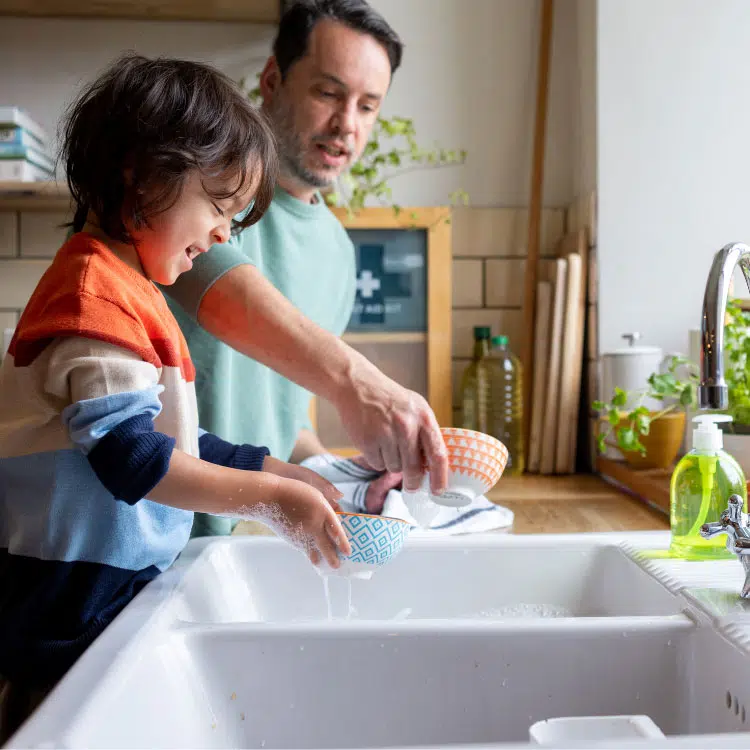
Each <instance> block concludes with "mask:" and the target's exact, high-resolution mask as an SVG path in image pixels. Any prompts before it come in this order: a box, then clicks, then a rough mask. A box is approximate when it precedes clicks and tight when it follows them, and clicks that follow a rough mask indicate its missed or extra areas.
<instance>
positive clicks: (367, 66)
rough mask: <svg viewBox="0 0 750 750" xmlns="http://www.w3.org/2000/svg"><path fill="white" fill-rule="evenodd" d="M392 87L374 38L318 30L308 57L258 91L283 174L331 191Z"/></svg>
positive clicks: (332, 26) (343, 29) (329, 26)
mask: <svg viewBox="0 0 750 750" xmlns="http://www.w3.org/2000/svg"><path fill="white" fill-rule="evenodd" d="M276 70H277V74H278V69H276ZM390 80H391V66H390V62H389V60H388V54H387V53H386V51H385V49H384V48H383V47H382V46H381V45H380V43H379V42H378V41H376V40H375V39H374V38H373V37H371V36H368V35H366V34H362V33H360V32H357V31H354V30H352V29H350V28H349V27H347V26H344V25H343V24H340V23H336V22H334V21H327V20H326V21H320V22H319V23H317V24H316V26H315V28H314V29H313V31H312V33H311V34H310V38H309V40H308V48H307V54H306V55H305V56H304V57H303V58H301V59H300V60H298V61H297V62H296V63H294V65H292V67H291V68H290V69H289V71H288V73H287V77H286V80H285V81H284V82H283V83H282V82H281V79H280V77H278V76H277V80H276V81H275V86H273V88H272V89H271V90H266V91H264V97H265V104H266V107H267V110H268V113H269V115H270V117H271V119H272V121H273V123H274V129H275V131H276V136H277V138H278V141H279V152H280V157H281V163H282V169H283V171H284V172H285V173H287V174H288V175H289V176H290V177H291V178H293V179H294V180H296V181H298V182H301V183H302V184H304V185H306V186H309V187H314V188H322V187H327V186H328V185H330V184H332V183H333V182H334V180H335V179H336V178H337V177H338V176H339V175H340V174H341V173H342V172H343V171H344V170H345V169H347V168H348V167H349V166H351V164H353V163H354V162H356V161H357V159H358V158H359V157H360V155H361V153H362V150H363V149H364V147H365V145H366V144H367V141H368V138H369V136H370V133H371V131H372V127H373V125H374V124H375V121H376V119H377V116H378V112H379V111H380V105H381V103H382V101H383V98H384V97H385V95H386V92H387V91H388V86H389V84H390Z"/></svg>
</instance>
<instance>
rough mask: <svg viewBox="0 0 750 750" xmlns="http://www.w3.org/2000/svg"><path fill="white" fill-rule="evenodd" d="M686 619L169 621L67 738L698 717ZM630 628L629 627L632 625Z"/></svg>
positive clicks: (473, 734)
mask: <svg viewBox="0 0 750 750" xmlns="http://www.w3.org/2000/svg"><path fill="white" fill-rule="evenodd" d="M693 630H694V626H693V624H692V623H691V622H690V621H689V620H688V619H687V618H681V617H678V618H677V619H676V620H667V621H664V622H650V623H642V624H639V625H637V626H635V625H632V624H630V625H629V627H628V630H627V631H624V630H623V627H622V626H621V625H618V624H617V623H616V622H615V621H611V622H610V623H608V624H606V625H604V626H602V627H599V628H597V629H596V630H593V629H592V628H590V627H586V626H585V623H578V624H576V623H573V624H572V625H567V624H565V623H563V622H562V621H559V622H557V623H554V624H553V625H552V627H550V628H545V629H544V630H540V628H539V627H538V626H535V625H534V623H533V622H532V621H527V622H525V623H516V624H513V626H512V627H511V626H507V625H506V626H504V627H495V628H492V629H488V630H485V631H476V630H475V631H474V632H472V633H468V634H467V633H465V632H462V630H461V629H460V628H459V629H450V630H446V631H444V632H441V633H436V632H434V631H431V630H423V631H421V632H415V631H413V630H412V631H410V632H408V633H404V632H402V633H398V632H395V633H394V634H393V635H391V636H386V635H382V634H374V633H362V632H356V633H348V634H342V633H340V632H338V633H336V632H333V631H331V630H328V631H322V630H321V631H320V632H318V633H315V634H312V633H308V634H305V635H299V636H295V637H286V636H284V635H279V634H274V633H272V632H269V631H267V630H266V631H263V632H257V631H254V630H253V629H252V628H248V627H247V626H242V627H239V628H233V627H230V628H228V629H225V628H222V629H220V630H215V629H212V628H200V629H192V628H191V629H189V630H187V631H186V632H182V633H173V634H171V635H169V636H167V637H165V638H164V639H163V640H161V641H160V642H159V643H158V644H157V645H156V646H155V647H154V648H152V649H149V650H148V652H147V653H144V654H142V655H141V656H140V658H138V659H137V660H133V661H132V662H131V663H130V664H128V665H127V666H124V667H123V668H122V669H121V670H120V674H119V676H118V678H117V680H116V681H115V682H114V683H113V684H112V685H111V686H109V688H108V689H106V690H104V691H102V693H101V694H100V695H98V696H96V697H95V698H94V700H92V701H91V703H90V705H89V706H88V707H87V712H86V715H85V716H84V717H82V722H81V724H80V726H79V727H78V728H76V727H74V728H73V731H72V732H71V734H70V735H69V736H67V737H66V738H65V746H66V747H74V748H83V747H97V748H114V747H129V748H162V747H171V748H201V747H206V748H208V747H212V748H213V747H216V748H230V747H251V748H265V749H266V750H271V749H272V748H288V749H290V750H292V749H293V750H297V749H299V748H370V747H394V746H404V745H407V746H408V745H422V744H445V745H450V744H456V743H477V742H478V743H493V742H509V741H516V742H518V741H526V740H527V739H528V730H529V726H530V725H531V724H532V723H534V722H535V721H538V720H539V719H544V718H548V717H552V716H567V715H576V714H578V715H588V714H597V713H602V714H608V713H629V714H636V713H642V712H643V710H644V709H647V711H648V713H649V714H650V715H651V717H652V718H653V720H654V721H655V722H656V723H657V724H658V725H659V726H660V727H661V728H662V731H664V732H676V731H678V730H680V729H683V728H685V727H686V726H687V722H688V713H687V709H688V708H689V707H690V698H689V692H690V691H689V682H688V680H686V679H685V677H686V676H687V674H688V669H689V664H688V662H689V654H690V635H691V632H692V631H693ZM626 636H627V637H626Z"/></svg>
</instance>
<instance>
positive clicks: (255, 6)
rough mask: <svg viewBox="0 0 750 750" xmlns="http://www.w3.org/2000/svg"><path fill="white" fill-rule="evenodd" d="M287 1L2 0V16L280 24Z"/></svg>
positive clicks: (0, 13)
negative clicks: (284, 4) (282, 10)
mask: <svg viewBox="0 0 750 750" xmlns="http://www.w3.org/2000/svg"><path fill="white" fill-rule="evenodd" d="M283 2H284V0H0V16H27V17H29V16H31V17H37V18H99V19H118V18H119V19H133V20H150V21H234V22H247V23H268V24H273V23H278V21H279V18H280V17H281V7H282V5H283Z"/></svg>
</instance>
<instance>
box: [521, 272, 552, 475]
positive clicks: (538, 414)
mask: <svg viewBox="0 0 750 750" xmlns="http://www.w3.org/2000/svg"><path fill="white" fill-rule="evenodd" d="M551 324H552V282H550V281H547V280H546V279H544V280H542V281H539V283H538V284H537V292H536V321H535V323H534V331H535V340H534V383H533V386H532V392H531V430H530V435H529V461H528V467H527V471H529V472H531V473H532V474H537V473H538V472H539V466H540V464H541V460H542V435H543V432H542V426H543V423H544V405H545V401H546V400H545V392H546V386H547V368H548V365H549V349H550V326H551Z"/></svg>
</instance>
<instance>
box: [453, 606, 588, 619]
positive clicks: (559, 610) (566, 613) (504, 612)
mask: <svg viewBox="0 0 750 750" xmlns="http://www.w3.org/2000/svg"><path fill="white" fill-rule="evenodd" d="M574 616H575V615H574V613H573V611H572V610H571V609H569V608H568V607H563V606H562V605H559V604H523V603H517V604H507V605H505V606H503V607H493V608H492V609H484V610H480V611H479V612H474V613H472V614H470V615H466V617H468V618H470V619H482V620H504V619H508V618H524V617H540V618H552V617H574Z"/></svg>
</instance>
